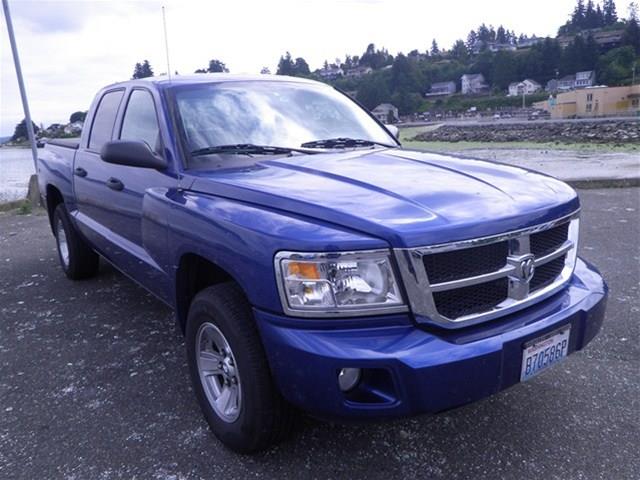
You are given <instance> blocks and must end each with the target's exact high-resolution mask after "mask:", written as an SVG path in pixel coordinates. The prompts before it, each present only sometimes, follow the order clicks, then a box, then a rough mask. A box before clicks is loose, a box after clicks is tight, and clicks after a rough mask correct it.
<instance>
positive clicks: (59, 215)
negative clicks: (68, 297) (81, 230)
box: [53, 203, 100, 280]
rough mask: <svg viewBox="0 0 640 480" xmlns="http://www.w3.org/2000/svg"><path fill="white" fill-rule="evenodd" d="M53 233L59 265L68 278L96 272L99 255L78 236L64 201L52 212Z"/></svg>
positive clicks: (78, 277)
mask: <svg viewBox="0 0 640 480" xmlns="http://www.w3.org/2000/svg"><path fill="white" fill-rule="evenodd" d="M53 234H54V235H55V237H56V246H57V249H58V259H59V260H60V265H61V266H62V269H63V270H64V273H65V275H66V276H67V277H68V278H70V279H71V280H82V279H84V278H89V277H93V276H94V275H95V274H96V273H98V267H99V265H100V257H99V256H98V254H97V253H96V252H94V251H93V250H92V249H91V247H89V245H87V243H86V242H85V241H84V240H83V239H82V238H81V237H80V235H79V234H78V232H77V231H76V229H75V227H74V226H73V224H72V223H71V219H70V218H69V214H68V213H67V209H66V208H65V206H64V203H60V204H58V206H57V207H56V208H55V210H54V212H53Z"/></svg>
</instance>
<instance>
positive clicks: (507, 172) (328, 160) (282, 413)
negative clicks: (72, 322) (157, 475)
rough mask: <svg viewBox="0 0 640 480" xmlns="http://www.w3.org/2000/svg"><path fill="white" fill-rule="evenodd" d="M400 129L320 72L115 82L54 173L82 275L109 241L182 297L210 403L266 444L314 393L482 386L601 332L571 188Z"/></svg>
mask: <svg viewBox="0 0 640 480" xmlns="http://www.w3.org/2000/svg"><path fill="white" fill-rule="evenodd" d="M396 136H397V130H394V128H393V127H391V126H385V125H383V124H382V123H380V122H378V120H376V119H375V118H374V117H372V116H371V115H370V114H369V113H368V112H367V111H366V110H365V109H363V108H362V107H361V106H360V105H358V104H357V103H356V102H354V101H353V100H352V99H350V98H349V97H348V96H346V95H344V94H343V93H341V92H339V91H337V90H336V89H334V88H332V87H330V86H327V85H324V84H321V83H317V82H313V81H310V80H304V79H299V78H288V77H276V76H269V75H260V76H232V75H224V74H221V75H197V76H188V77H186V76H185V77H183V76H178V77H173V78H171V79H168V78H152V79H145V80H137V81H128V82H123V83H118V84H114V85H110V86H108V87H106V88H104V89H103V90H101V91H100V92H99V93H98V95H97V96H96V98H95V100H94V102H93V105H92V106H91V109H90V110H89V113H88V115H87V118H86V123H85V128H84V131H83V133H82V138H81V139H80V140H79V142H70V141H50V142H49V143H48V145H47V146H46V148H45V149H44V151H42V152H41V154H40V158H39V162H38V178H39V184H40V189H41V192H42V195H43V200H44V202H45V205H46V207H47V211H48V214H49V219H50V223H51V228H52V231H53V234H54V236H55V239H56V242H57V247H58V253H59V257H60V263H61V265H62V269H63V270H64V272H65V274H66V275H67V277H69V278H70V279H73V280H80V279H83V278H87V277H90V276H92V275H95V274H96V273H97V272H98V267H99V257H102V258H103V259H105V260H106V261H108V262H109V263H111V264H113V265H114V266H115V267H116V268H118V269H119V270H120V271H122V272H123V273H124V274H125V275H127V276H128V277H130V278H132V279H133V280H135V281H136V282H137V283H139V284H140V285H142V286H143V287H144V288H146V289H147V290H148V291H149V292H151V293H152V294H154V295H155V296H157V297H158V298H159V299H160V300H162V301H163V302H165V303H166V304H167V305H169V306H171V307H172V308H173V309H175V312H176V320H177V324H178V326H179V328H180V329H182V331H183V332H184V334H185V336H186V342H185V343H186V349H187V352H186V355H187V358H188V364H189V369H190V374H191V377H192V382H193V386H194V390H195V394H196V396H197V399H198V401H199V404H200V407H201V409H202V411H203V413H204V416H205V418H206V420H207V422H208V423H209V425H210V427H211V429H212V431H213V432H214V434H215V435H216V436H217V437H218V438H219V439H220V440H221V442H222V443H223V444H225V445H226V446H228V447H229V448H231V449H233V450H236V451H239V452H253V451H257V450H260V449H264V448H266V447H268V446H269V445H272V444H273V443H275V442H277V441H278V440H280V439H282V438H284V437H285V436H286V435H287V433H288V432H289V431H290V430H291V426H292V424H293V420H294V419H295V416H296V413H295V412H297V411H298V410H302V411H305V412H307V413H310V414H312V415H314V416H317V417H320V418H327V419H335V420H348V419H379V418H387V417H396V416H405V415H415V414H420V413H428V412H430V413H433V412H439V411H443V410H446V409H451V408H453V407H456V406H459V405H463V404H466V403H469V402H472V401H475V400H479V399H481V398H484V397H487V396H488V395H491V394H494V393H496V392H499V391H501V390H503V389H505V388H507V387H509V386H511V385H514V384H516V383H518V382H521V381H526V380H528V379H530V378H531V377H533V376H534V375H536V374H537V373H539V372H541V371H543V370H545V369H547V368H548V367H550V366H552V365H554V364H556V363H557V362H559V361H560V360H562V359H563V358H565V357H566V356H567V355H569V354H571V353H573V352H575V351H577V350H580V349H582V348H583V347H584V346H585V345H586V344H587V343H589V342H590V341H591V340H592V339H593V338H594V337H595V335H596V334H597V333H598V331H599V330H600V327H601V325H602V321H603V318H604V312H605V304H606V298H607V287H606V285H605V283H604V281H603V279H602V277H601V276H600V274H599V273H598V272H597V270H596V269H595V268H594V267H592V266H590V265H588V264H587V263H586V262H584V261H583V260H581V259H579V258H578V257H577V248H578V231H579V221H580V220H579V215H580V203H579V199H578V196H577V195H576V192H575V191H574V190H573V189H572V188H570V187H569V186H567V185H566V184H564V183H562V182H560V181H558V180H556V179H553V178H551V177H548V176H545V175H542V174H538V173H534V172H531V171H527V170H523V169H521V168H515V167H511V166H507V165H500V164H495V163H488V162H483V161H478V160H473V159H462V158H456V157H453V156H448V155H441V154H434V153H424V152H416V151H411V150H407V149H404V148H402V147H401V145H400V143H399V142H398V140H397V138H396ZM558 388H562V386H559V387H558ZM539 393H540V395H548V394H549V392H539ZM149 401H150V402H152V401H153V399H149ZM538 401H539V398H538V395H537V394H536V398H532V399H531V402H532V403H534V402H538Z"/></svg>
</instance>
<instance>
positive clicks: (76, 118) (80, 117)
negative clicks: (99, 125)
mask: <svg viewBox="0 0 640 480" xmlns="http://www.w3.org/2000/svg"><path fill="white" fill-rule="evenodd" d="M86 116H87V112H73V113H72V114H71V116H70V117H69V123H75V122H84V119H85V118H86Z"/></svg>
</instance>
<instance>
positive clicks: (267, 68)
mask: <svg viewBox="0 0 640 480" xmlns="http://www.w3.org/2000/svg"><path fill="white" fill-rule="evenodd" d="M260 73H261V74H262V75H271V70H269V67H262V69H261V70H260Z"/></svg>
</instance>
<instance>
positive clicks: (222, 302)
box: [186, 283, 295, 453]
mask: <svg viewBox="0 0 640 480" xmlns="http://www.w3.org/2000/svg"><path fill="white" fill-rule="evenodd" d="M225 342H226V345H227V346H228V347H229V349H228V350H230V351H228V352H226V353H225V352H221V351H222V350H223V348H221V347H224V348H226V347H225ZM186 347H187V361H188V364H189V371H190V374H191V381H192V382H193V387H194V390H195V393H196V397H197V399H198V402H199V404H200V408H201V409H202V413H203V414H204V416H205V418H206V420H207V422H208V423H209V427H210V428H211V430H212V431H213V433H214V434H215V436H216V437H217V438H218V439H219V440H220V441H221V442H222V443H223V444H224V445H225V446H226V447H228V448H230V449H231V450H233V451H235V452H238V453H254V452H258V451H260V450H264V449H266V448H268V447H270V446H272V445H274V444H276V443H278V442H279V441H281V440H283V439H285V438H286V437H287V436H289V434H290V432H291V431H292V429H293V425H294V419H295V414H294V410H293V408H292V407H291V406H290V405H288V404H287V403H286V402H285V400H284V399H283V398H282V397H281V396H280V393H279V392H278V391H277V389H276V387H275V385H274V383H273V380H272V378H271V372H270V370H269V365H268V363H267V358H266V355H265V353H264V349H263V347H262V343H261V341H260V337H259V334H258V330H257V328H256V325H255V322H254V319H253V312H252V310H251V306H250V305H249V303H248V302H247V300H246V298H245V296H244V294H243V293H242V291H241V290H240V287H239V286H238V285H237V284H235V283H221V284H218V285H214V286H212V287H208V288H206V289H204V290H202V291H201V292H200V293H198V294H197V295H196V296H195V298H194V300H193V302H192V303H191V306H190V308H189V315H188V318H187V329H186ZM216 353H217V355H216ZM216 365H217V367H216ZM225 367H226V370H225ZM234 378H235V380H234ZM227 382H228V383H227ZM234 382H235V383H234ZM225 387H226V388H227V389H229V390H228V392H231V393H228V394H227V396H226V397H223V395H224V392H225V390H224V389H225ZM234 387H235V392H236V393H235V394H234V393H233V389H234ZM216 395H217V397H216ZM234 395H235V397H234ZM216 398H217V399H218V402H220V403H216ZM223 398H224V399H228V401H227V402H226V405H225V401H224V400H223ZM225 406H226V407H228V408H224V407H225Z"/></svg>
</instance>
